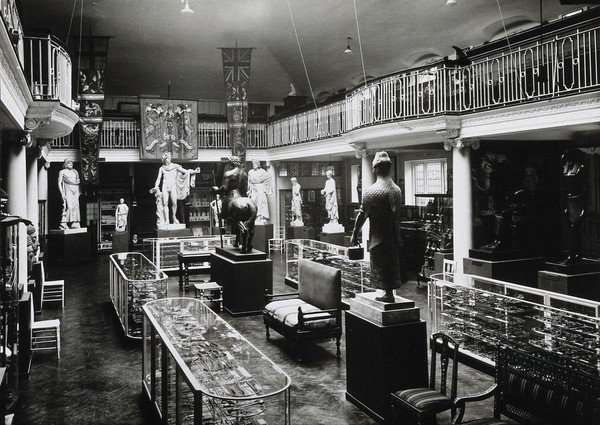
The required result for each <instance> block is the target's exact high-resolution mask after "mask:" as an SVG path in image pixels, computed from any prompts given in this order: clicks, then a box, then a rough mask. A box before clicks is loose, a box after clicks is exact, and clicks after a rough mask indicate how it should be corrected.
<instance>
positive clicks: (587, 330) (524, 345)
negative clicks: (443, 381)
mask: <svg viewBox="0 0 600 425" xmlns="http://www.w3.org/2000/svg"><path fill="white" fill-rule="evenodd" d="M429 285H430V288H429V294H430V300H429V306H430V314H431V319H432V332H440V331H441V332H445V333H447V334H449V335H451V336H452V337H454V338H455V339H457V341H459V342H460V349H459V353H460V355H461V357H462V360H464V361H465V363H467V364H468V363H471V365H472V366H474V367H478V368H479V369H480V370H485V371H488V372H489V371H490V368H493V366H494V355H495V352H496V347H497V344H499V343H502V344H504V345H508V346H511V347H514V348H518V349H520V350H523V351H527V352H531V353H535V354H536V355H539V356H543V357H545V358H548V359H550V360H552V361H555V362H556V363H559V364H562V365H567V366H569V367H571V368H576V369H578V370H581V371H584V372H586V373H590V374H593V375H595V376H600V317H599V316H600V314H599V313H600V303H598V302H596V301H591V300H586V299H582V298H576V297H572V296H568V295H563V294H558V293H554V292H549V291H544V290H541V289H536V288H530V287H527V286H521V285H517V284H513V283H508V282H502V281H498V280H494V279H488V278H482V277H479V276H473V275H455V276H454V277H453V276H451V275H444V274H434V275H432V276H431V280H430V283H429ZM491 370H493V369H491Z"/></svg>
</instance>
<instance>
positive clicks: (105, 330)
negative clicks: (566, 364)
mask: <svg viewBox="0 0 600 425" xmlns="http://www.w3.org/2000/svg"><path fill="white" fill-rule="evenodd" d="M272 259H273V265H274V267H273V270H274V276H273V283H274V292H278V291H280V292H283V291H286V290H288V289H289V288H286V287H285V285H284V283H283V276H284V262H283V259H282V257H281V255H279V254H277V253H276V254H274V255H272ZM108 271H109V258H108V256H107V255H100V256H98V257H97V258H95V259H94V261H93V262H92V263H87V264H82V265H73V266H68V267H49V274H50V276H49V277H50V278H51V279H53V278H55V279H58V278H61V279H64V280H65V286H66V296H65V308H64V310H61V309H60V308H56V307H48V308H44V310H43V312H42V314H41V315H38V316H36V320H45V319H54V318H59V319H60V320H61V330H62V353H61V359H60V360H56V357H55V356H54V353H51V352H47V353H35V355H34V357H33V361H32V367H31V373H30V374H29V376H28V377H25V378H24V379H23V380H22V381H21V382H20V384H19V385H20V388H19V391H20V400H19V404H18V407H17V410H16V412H15V417H14V421H13V423H15V424H28V425H29V424H44V425H51V424H68V425H71V424H73V425H83V424H102V425H104V424H124V425H125V424H127V425H136V424H151V423H153V422H152V417H151V415H150V413H149V409H148V408H147V406H146V404H145V400H144V399H143V397H142V384H141V379H142V366H141V361H142V354H141V344H140V343H139V341H131V340H128V339H127V338H126V337H125V336H124V333H123V329H122V327H121V325H120V322H119V321H118V320H117V316H116V314H115V311H114V308H113V306H112V303H111V301H110V298H109V286H108V279H109V278H108ZM177 283H178V280H177V278H176V277H170V278H169V289H168V291H169V296H193V291H192V293H184V292H182V291H180V289H179V287H178V284H177ZM399 294H400V295H402V296H404V297H407V298H411V299H414V300H415V301H416V302H417V304H418V305H419V306H420V307H421V317H422V318H423V319H426V316H427V303H426V288H425V286H424V285H420V286H417V284H416V282H415V281H409V282H407V283H406V284H405V285H404V286H403V287H402V288H401V289H400V290H399ZM222 317H223V318H224V319H225V320H227V321H228V322H229V323H231V324H232V326H233V327H234V328H236V329H237V330H238V331H239V332H240V333H241V334H242V335H244V336H245V337H246V338H247V339H248V340H249V341H250V342H251V343H253V344H254V345H255V346H256V347H257V348H258V349H259V350H261V351H262V352H263V353H265V354H266V355H267V356H268V357H270V358H271V359H272V360H273V361H274V362H275V363H276V364H278V365H279V366H280V367H281V368H282V369H283V370H284V371H285V372H286V373H287V374H288V375H290V377H291V378H292V389H291V399H292V400H291V412H292V413H291V414H292V424H310V425H315V424H324V425H330V424H331V425H337V424H340V425H342V424H348V425H362V424H373V423H375V422H374V421H373V420H372V419H371V418H369V417H368V416H367V415H366V414H364V413H363V412H362V411H360V410H359V409H357V408H356V407H354V405H352V404H351V403H350V402H348V401H347V400H346V399H345V391H346V380H345V377H346V364H345V360H344V359H345V344H344V341H342V358H341V360H339V361H338V360H337V359H336V357H335V344H334V343H333V342H323V343H318V344H314V345H313V346H311V348H310V349H308V350H307V351H306V353H305V355H306V360H305V361H304V362H302V363H299V362H297V361H296V358H295V356H294V351H293V347H292V346H291V345H290V344H288V343H287V341H286V340H284V339H283V338H281V337H279V336H278V335H276V334H273V335H272V338H271V340H270V341H267V340H266V338H265V332H264V326H263V324H262V318H261V317H260V316H246V317H235V318H234V317H231V316H230V315H228V314H227V313H222ZM492 382H493V380H492V378H491V377H489V376H485V375H481V374H479V373H477V372H475V371H472V370H470V369H468V368H466V367H464V368H462V369H461V371H460V391H459V392H460V393H461V394H466V393H473V392H476V391H480V390H483V389H485V388H487V387H488V386H489V385H491V383H492ZM491 412H492V400H487V401H485V402H481V403H478V404H477V405H476V406H472V407H471V409H470V410H469V411H468V414H467V418H469V417H475V416H477V415H490V414H491ZM438 423H439V424H440V425H445V424H449V423H450V420H449V414H444V415H439V419H438ZM276 425H278V424H276Z"/></svg>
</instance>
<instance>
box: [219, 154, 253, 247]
mask: <svg viewBox="0 0 600 425" xmlns="http://www.w3.org/2000/svg"><path fill="white" fill-rule="evenodd" d="M241 165H242V163H241V161H240V158H239V157H237V156H231V157H229V169H228V170H226V171H225V172H224V173H223V184H222V185H221V187H217V186H214V187H213V190H214V191H215V192H220V193H221V198H222V209H221V211H220V213H219V218H220V219H229V220H230V222H231V229H232V231H233V232H234V234H235V242H234V244H233V246H234V247H236V248H237V247H239V246H240V245H241V248H240V251H241V253H242V254H246V253H249V252H252V239H253V237H254V223H255V221H256V211H257V209H256V205H255V204H254V202H253V201H252V199H250V198H249V197H248V193H247V192H248V175H247V174H246V172H245V171H244V170H243V169H242V168H241Z"/></svg>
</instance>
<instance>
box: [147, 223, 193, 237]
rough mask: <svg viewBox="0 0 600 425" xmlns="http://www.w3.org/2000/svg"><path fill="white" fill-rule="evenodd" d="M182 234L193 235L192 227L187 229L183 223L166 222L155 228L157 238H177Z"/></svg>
mask: <svg viewBox="0 0 600 425" xmlns="http://www.w3.org/2000/svg"><path fill="white" fill-rule="evenodd" d="M182 236H194V233H193V232H192V229H187V228H186V227H185V224H168V225H166V226H161V227H159V228H158V229H156V237H157V238H179V237H182Z"/></svg>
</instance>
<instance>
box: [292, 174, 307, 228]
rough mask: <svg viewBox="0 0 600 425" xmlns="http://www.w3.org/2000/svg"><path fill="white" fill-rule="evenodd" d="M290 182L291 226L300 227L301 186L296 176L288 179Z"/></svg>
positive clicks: (301, 222) (301, 224)
mask: <svg viewBox="0 0 600 425" xmlns="http://www.w3.org/2000/svg"><path fill="white" fill-rule="evenodd" d="M290 181H291V182H292V222H291V223H290V225H291V226H296V227H302V226H304V222H303V221H302V186H300V183H298V179H297V178H296V177H292V178H291V179H290Z"/></svg>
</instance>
